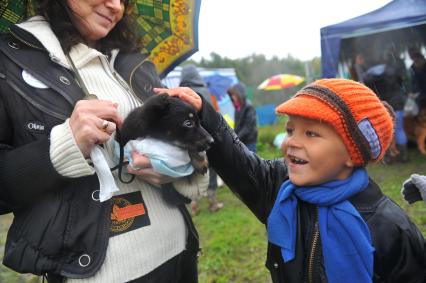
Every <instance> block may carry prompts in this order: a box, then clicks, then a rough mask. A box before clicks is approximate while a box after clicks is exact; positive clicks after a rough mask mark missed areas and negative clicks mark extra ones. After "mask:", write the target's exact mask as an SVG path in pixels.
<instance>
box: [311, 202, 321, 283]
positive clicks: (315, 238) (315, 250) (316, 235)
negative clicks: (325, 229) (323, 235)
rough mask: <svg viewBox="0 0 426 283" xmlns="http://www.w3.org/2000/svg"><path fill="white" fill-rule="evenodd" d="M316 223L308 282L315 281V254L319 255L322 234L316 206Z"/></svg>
mask: <svg viewBox="0 0 426 283" xmlns="http://www.w3.org/2000/svg"><path fill="white" fill-rule="evenodd" d="M314 223H315V224H314V231H313V236H312V245H311V252H310V255H309V258H308V282H309V283H312V282H313V271H314V270H313V269H314V261H315V256H316V255H317V250H318V241H319V236H320V232H319V224H318V208H317V207H315V212H314Z"/></svg>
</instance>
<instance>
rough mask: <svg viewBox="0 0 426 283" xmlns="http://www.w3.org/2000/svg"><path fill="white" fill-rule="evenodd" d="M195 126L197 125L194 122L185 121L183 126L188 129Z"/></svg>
mask: <svg viewBox="0 0 426 283" xmlns="http://www.w3.org/2000/svg"><path fill="white" fill-rule="evenodd" d="M194 125H195V123H194V121H192V120H185V121H184V122H183V126H184V127H187V128H192V127H194Z"/></svg>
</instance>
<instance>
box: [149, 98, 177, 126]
mask: <svg viewBox="0 0 426 283" xmlns="http://www.w3.org/2000/svg"><path fill="white" fill-rule="evenodd" d="M170 99H171V98H170V96H169V95H168V94H157V95H155V96H153V97H152V98H150V99H149V101H147V103H146V104H145V111H146V114H147V115H146V117H145V118H146V119H148V120H150V121H153V122H155V121H158V120H159V118H160V117H162V116H164V115H165V114H166V113H167V112H168V111H169V109H170Z"/></svg>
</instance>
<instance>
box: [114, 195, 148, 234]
mask: <svg viewBox="0 0 426 283" xmlns="http://www.w3.org/2000/svg"><path fill="white" fill-rule="evenodd" d="M148 225H151V222H150V220H149V216H148V211H147V209H146V206H145V203H144V201H143V199H142V193H141V192H133V193H128V194H124V195H119V196H114V197H112V211H111V228H110V237H114V236H117V235H120V234H123V233H127V232H130V231H132V230H135V229H138V228H141V227H145V226H148Z"/></svg>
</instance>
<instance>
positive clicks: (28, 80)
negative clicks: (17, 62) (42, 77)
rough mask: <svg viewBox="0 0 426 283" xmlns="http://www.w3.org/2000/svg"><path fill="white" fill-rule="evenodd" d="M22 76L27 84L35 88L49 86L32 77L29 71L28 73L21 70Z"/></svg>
mask: <svg viewBox="0 0 426 283" xmlns="http://www.w3.org/2000/svg"><path fill="white" fill-rule="evenodd" d="M22 78H23V79H24V81H25V82H26V83H27V84H29V85H30V86H32V87H35V88H49V87H48V86H47V85H45V84H44V83H42V82H41V81H39V80H38V79H36V78H34V77H33V76H32V75H31V74H30V73H28V72H27V71H25V70H23V71H22Z"/></svg>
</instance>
